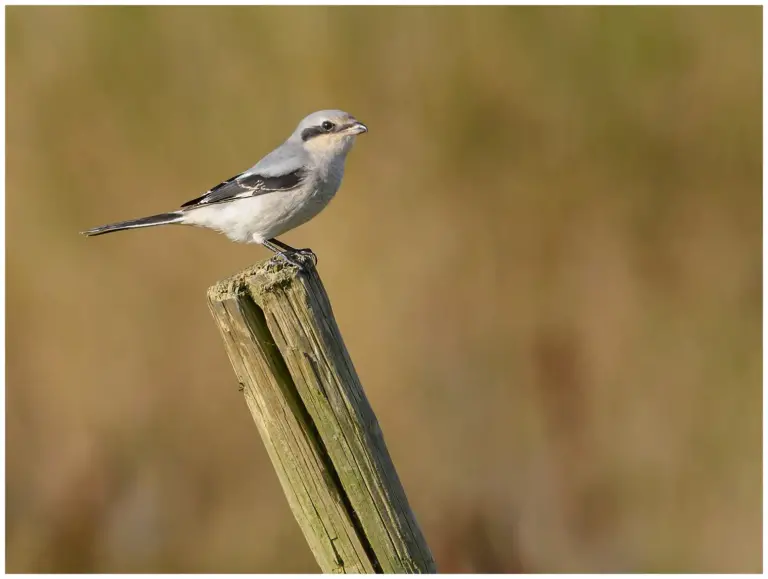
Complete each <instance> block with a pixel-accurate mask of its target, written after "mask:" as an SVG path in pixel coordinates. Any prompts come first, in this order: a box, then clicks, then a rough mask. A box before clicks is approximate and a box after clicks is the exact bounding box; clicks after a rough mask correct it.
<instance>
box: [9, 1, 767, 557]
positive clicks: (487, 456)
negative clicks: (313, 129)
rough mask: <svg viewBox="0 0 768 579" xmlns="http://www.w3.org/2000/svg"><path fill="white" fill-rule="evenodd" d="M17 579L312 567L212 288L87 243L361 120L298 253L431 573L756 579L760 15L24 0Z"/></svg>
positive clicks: (18, 110) (15, 103) (121, 246)
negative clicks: (377, 431) (291, 142)
mask: <svg viewBox="0 0 768 579" xmlns="http://www.w3.org/2000/svg"><path fill="white" fill-rule="evenodd" d="M6 14H7V20H6V26H7V36H6V39H7V40H6V42H7V45H6V46H7V65H6V75H7V76H6V88H7V92H6V98H7V101H6V102H7V120H6V127H7V134H6V144H7V147H6V151H7V157H6V163H7V165H6V166H7V225H6V231H7V239H6V243H7V246H6V247H7V257H6V259H7V303H6V307H7V309H6V312H7V330H6V331H7V335H6V337H7V341H6V344H7V391H6V396H7V399H6V400H7V405H6V409H7V412H6V440H7V447H6V460H7V463H6V466H7V468H6V473H7V474H6V477H7V478H6V493H7V495H6V500H7V503H6V508H7V512H6V516H7V520H6V540H7V546H6V549H7V559H6V560H7V568H8V571H12V572H26V571H35V572H88V571H92V572H129V571H130V572H145V571H155V572H203V571H205V572H316V571H318V568H317V566H316V564H315V562H314V559H313V558H312V555H311V553H310V551H309V548H308V546H307V545H306V543H305V541H304V539H303V536H302V535H301V532H300V530H299V527H298V525H297V524H296V522H295V521H294V519H293V517H292V515H291V512H290V510H289V508H288V504H287V502H286V500H285V497H284V496H283V493H282V490H281V488H280V486H279V483H278V480H277V476H276V474H275V472H274V470H273V469H272V466H271V464H270V462H269V458H268V456H267V454H266V452H265V449H264V447H263V444H262V442H261V439H260V438H259V435H258V431H257V430H256V428H255V426H254V424H253V422H252V420H251V417H250V415H249V412H248V410H247V409H246V406H245V403H244V401H243V397H242V394H241V393H239V392H238V388H237V386H238V385H237V382H236V379H235V375H234V372H233V370H232V368H231V366H230V364H229V362H228V360H227V357H226V354H225V352H224V348H223V345H222V343H221V338H220V336H219V333H218V330H217V329H216V326H215V325H214V323H213V320H212V319H211V317H210V314H209V312H208V308H207V306H206V301H205V291H206V289H207V288H208V286H210V285H212V284H213V283H215V282H216V281H217V280H220V279H222V278H224V277H226V276H228V275H230V274H232V273H235V272H237V271H239V270H240V269H242V268H244V267H246V266H248V265H251V264H252V263H254V262H256V261H259V260H262V259H264V258H266V257H268V255H269V253H268V252H267V251H266V250H264V249H262V248H260V247H258V246H248V245H236V244H233V243H231V242H229V241H227V240H226V238H224V237H223V236H220V235H216V234H215V233H212V232H210V231H205V230H197V229H193V228H173V227H167V228H156V229H149V230H143V231H141V232H126V233H121V234H117V235H112V236H108V237H100V238H96V239H85V238H83V237H81V236H80V235H78V232H79V231H81V230H83V229H86V228H89V227H92V226H95V225H100V224H103V223H107V222H112V221H117V220H122V219H127V218H132V217H138V216H143V215H148V214H152V213H157V212H162V211H167V210H170V209H173V208H175V207H178V206H179V205H180V204H181V203H182V202H184V201H187V200H188V199H191V198H193V197H195V196H197V195H198V194H200V193H201V192H203V191H205V190H206V189H208V188H209V187H210V186H212V185H215V184H217V183H218V182H219V181H221V180H223V179H225V178H228V177H229V176H231V175H233V174H236V173H238V172H240V171H242V170H243V169H245V168H247V167H249V166H250V165H251V164H253V163H254V162H255V161H256V160H258V159H259V158H260V157H261V156H262V155H263V154H265V153H266V152H268V151H269V150H271V149H272V148H273V147H275V146H276V145H278V144H280V143H281V142H282V141H283V140H284V139H285V138H286V137H287V135H288V134H289V133H290V132H291V131H292V130H293V128H294V126H295V125H296V123H297V122H298V120H299V119H300V118H301V117H303V116H304V115H306V114H308V113H310V112H312V111H314V110H317V109H323V108H341V109H344V110H347V111H350V112H351V113H352V114H354V115H355V116H357V117H358V118H359V119H360V120H362V121H363V122H365V123H366V124H367V125H368V126H369V127H370V132H369V133H368V134H367V135H364V136H363V137H361V138H359V139H358V142H357V145H356V147H355V149H354V150H353V151H352V153H351V155H350V157H349V160H348V164H347V174H346V178H345V182H344V185H343V187H342V189H341V191H340V192H339V195H338V196H337V197H336V199H335V200H334V201H333V203H332V204H331V205H330V206H329V208H328V209H327V210H326V211H325V212H324V213H322V214H321V215H320V216H319V217H318V218H317V219H315V220H314V221H312V222H311V223H309V224H307V225H305V226H303V227H301V228H300V229H298V230H296V231H294V232H291V233H289V234H288V235H286V236H284V237H283V241H285V242H287V243H290V244H291V245H294V246H297V247H305V246H311V247H312V248H313V249H314V250H315V252H316V253H317V254H318V255H319V257H320V263H319V270H320V273H321V275H322V278H323V280H324V283H325V285H326V289H327V290H328V293H329V295H330V297H331V301H332V303H333V307H334V310H335V313H336V316H337V320H338V322H339V326H340V328H341V330H342V332H343V334H344V338H345V340H346V344H347V347H348V349H349V351H350V354H351V356H352V359H353V360H354V362H355V365H356V367H357V370H358V373H359V374H360V376H361V379H362V382H363V384H364V385H365V388H366V391H367V394H368V396H369V398H370V400H371V403H372V405H373V408H374V409H375V411H376V413H377V415H378V418H379V422H380V423H381V426H382V429H383V432H384V435H385V438H386V441H387V444H388V446H389V450H390V453H391V455H392V457H393V460H394V462H395V464H396V465H397V468H398V470H399V473H400V477H401V479H402V481H403V484H404V486H405V488H406V491H407V493H408V497H409V500H410V503H411V506H412V507H413V509H414V511H415V513H416V516H417V518H418V520H419V522H420V524H421V526H422V527H423V530H424V533H425V535H426V538H427V541H428V543H429V544H430V547H431V548H432V550H433V552H434V555H435V558H436V561H437V564H438V567H439V569H440V570H441V571H444V572H455V571H464V572H545V571H546V572H600V571H626V572H630V571H632V572H657V571H666V572H678V571H687V572H739V571H741V572H746V571H750V572H759V571H760V570H761V567H762V561H761V522H762V517H761V512H762V506H761V505H762V503H761V426H762V424H761V375H762V365H761V314H762V285H761V276H762V269H761V267H762V266H761V245H760V243H761V177H762V174H761V159H762V150H761V126H762V122H761V121H762V110H761V65H762V62H761V41H762V38H761V36H762V30H761V16H762V14H761V8H759V7H747V8H743V7H742V8H735V7H731V8H717V7H704V8H702V7H683V8H674V7H660V8H659V7H631V8H610V7H608V8H590V7H586V8H578V7H572V8H562V7H542V8H529V7H497V8H466V7H465V8H462V7H453V8H440V7H436V8H396V7H376V8H373V7H363V8H353V7H337V8H322V7H316V8H315V7H312V8H307V7H285V8H283V7H235V8H231V7H230V8H204V7H128V8H125V7H106V8H105V7H74V8H68V7H10V8H8V9H7V10H6Z"/></svg>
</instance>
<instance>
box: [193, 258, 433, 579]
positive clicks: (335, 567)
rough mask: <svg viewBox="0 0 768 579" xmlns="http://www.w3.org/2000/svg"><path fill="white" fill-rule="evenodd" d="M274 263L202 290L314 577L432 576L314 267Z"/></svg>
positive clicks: (428, 557) (425, 550) (424, 545)
mask: <svg viewBox="0 0 768 579" xmlns="http://www.w3.org/2000/svg"><path fill="white" fill-rule="evenodd" d="M304 261H305V262H306V266H305V271H299V269H298V268H296V267H294V266H286V265H283V263H282V262H281V261H279V260H276V259H272V260H269V261H266V262H262V263H259V264H256V265H255V266H253V267H251V268H249V269H246V270H244V271H242V272H240V273H238V274H236V275H235V276H233V277H231V278H229V279H227V280H224V281H221V282H219V283H217V284H216V285H214V286H213V287H211V288H210V289H209V290H208V302H209V306H210V308H211V312H212V314H213V317H214V319H215V320H216V323H217V324H218V326H219V329H220V330H221V335H222V336H223V338H224V344H225V347H226V350H227V354H228V355H229V359H230V361H231V362H232V366H233V367H234V369H235V373H236V374H237V377H238V380H239V381H240V385H241V389H242V391H243V392H244V394H245V400H246V403H247V404H248V408H249V409H250V411H251V414H252V415H253V420H254V422H256V426H257V427H258V428H259V432H260V433H261V437H262V439H263V440H264V444H265V445H266V447H267V451H268V452H269V456H270V458H271V459H272V463H273V465H274V467H275V470H276V471H277V475H278V477H279V478H280V483H281V484H282V487H283V490H284V491H285V494H286V496H287V498H288V502H289V504H290V507H291V510H292V511H293V514H294V516H295V517H296V520H297V521H298V523H299V526H300V527H301V530H302V531H303V532H304V536H305V537H306V539H307V541H308V543H309V546H310V548H311V549H312V552H313V553H314V555H315V558H316V559H317V562H318V564H319V565H320V568H321V569H322V571H323V572H326V573H330V572H334V573H375V572H378V573H435V572H436V568H435V562H434V560H433V558H432V554H431V553H430V551H429V547H427V543H426V542H425V540H424V537H423V536H422V534H421V530H420V529H419V526H418V524H417V523H416V518H415V517H414V515H413V513H412V512H411V509H410V507H409V505H408V500H407V499H406V496H405V492H404V491H403V487H402V485H401V484H400V480H399V478H398V476H397V472H396V471H395V467H394V465H393V464H392V460H391V459H390V457H389V453H388V452H387V448H386V446H385V444H384V439H383V437H382V434H381V430H380V429H379V423H378V421H377V420H376V416H375V415H374V413H373V410H371V407H370V405H369V403H368V399H367V398H366V396H365V393H364V392H363V388H362V386H361V384H360V380H359V379H358V377H357V373H356V372H355V368H354V366H353V365H352V361H351V360H350V358H349V354H348V353H347V349H346V347H345V346H344V341H343V340H342V338H341V333H340V332H339V328H338V326H337V325H336V320H335V319H334V317H333V312H332V310H331V304H330V302H329V301H328V296H327V295H326V293H325V289H324V288H323V284H322V283H321V281H320V277H319V276H318V274H317V270H316V269H315V268H314V266H313V265H312V264H311V263H310V260H309V259H305V260H304Z"/></svg>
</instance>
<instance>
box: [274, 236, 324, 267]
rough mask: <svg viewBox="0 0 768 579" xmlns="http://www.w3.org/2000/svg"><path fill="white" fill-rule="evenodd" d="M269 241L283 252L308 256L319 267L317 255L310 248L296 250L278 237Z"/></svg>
mask: <svg viewBox="0 0 768 579" xmlns="http://www.w3.org/2000/svg"><path fill="white" fill-rule="evenodd" d="M267 241H269V242H270V243H272V244H273V245H276V246H277V247H279V248H280V249H282V250H283V251H290V252H292V253H299V254H308V255H309V257H310V259H312V263H314V264H315V266H317V255H315V252H314V251H312V250H311V249H309V248H308V247H305V248H304V249H296V248H295V247H291V246H290V245H288V244H287V243H283V242H282V241H280V240H279V239H277V238H276V237H273V238H272V239H268V240H267Z"/></svg>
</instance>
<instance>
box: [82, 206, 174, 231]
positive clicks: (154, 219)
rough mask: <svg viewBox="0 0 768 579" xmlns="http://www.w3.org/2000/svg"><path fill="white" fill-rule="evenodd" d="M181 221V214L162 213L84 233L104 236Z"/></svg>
mask: <svg viewBox="0 0 768 579" xmlns="http://www.w3.org/2000/svg"><path fill="white" fill-rule="evenodd" d="M179 221H181V213H179V212H174V213H160V214H159V215H150V216H149V217H142V218H140V219H131V220H130V221H120V222H119V223H110V224H109V225H102V226H101V227H94V228H93V229H89V230H88V231H83V232H82V234H83V235H87V236H89V237H92V236H94V235H104V234H105V233H112V232H113V231H123V230H124V229H137V228H139V227H153V226H155V225H165V224H166V223H178V222H179Z"/></svg>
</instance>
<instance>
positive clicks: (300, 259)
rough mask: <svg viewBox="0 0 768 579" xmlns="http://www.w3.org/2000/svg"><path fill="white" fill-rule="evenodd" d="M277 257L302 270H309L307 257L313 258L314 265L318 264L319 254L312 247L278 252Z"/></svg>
mask: <svg viewBox="0 0 768 579" xmlns="http://www.w3.org/2000/svg"><path fill="white" fill-rule="evenodd" d="M277 257H279V258H281V259H282V260H283V261H285V262H286V263H288V264H290V265H293V266H296V267H298V268H299V269H300V270H301V271H307V268H306V267H305V263H304V259H305V258H309V259H310V260H312V264H313V265H315V266H316V265H317V256H316V255H315V253H314V252H313V251H312V250H311V249H298V250H296V251H295V252H294V251H281V252H280V253H278V254H277Z"/></svg>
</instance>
